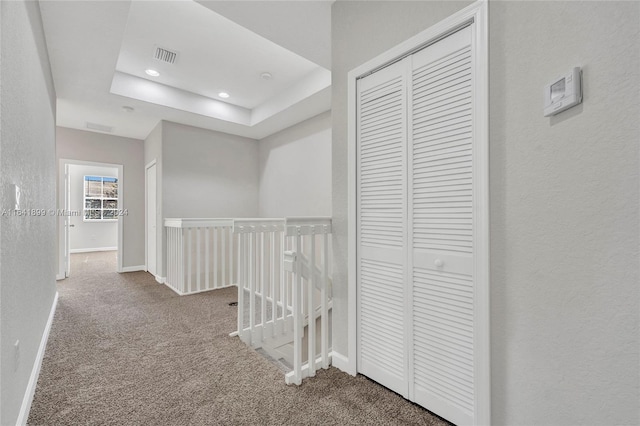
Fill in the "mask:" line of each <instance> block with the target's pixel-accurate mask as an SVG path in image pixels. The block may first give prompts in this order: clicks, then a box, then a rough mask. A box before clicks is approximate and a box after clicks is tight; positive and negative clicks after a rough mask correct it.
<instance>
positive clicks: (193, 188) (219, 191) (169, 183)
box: [145, 121, 259, 277]
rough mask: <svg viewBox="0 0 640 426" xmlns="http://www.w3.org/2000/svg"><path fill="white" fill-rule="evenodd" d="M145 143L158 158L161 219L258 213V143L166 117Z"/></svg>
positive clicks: (160, 263) (148, 152)
mask: <svg viewBox="0 0 640 426" xmlns="http://www.w3.org/2000/svg"><path fill="white" fill-rule="evenodd" d="M158 145H160V146H158ZM145 146H146V149H145V151H146V155H147V159H148V160H149V161H151V160H153V158H159V159H160V163H161V168H160V169H158V173H159V176H158V191H159V192H160V194H159V195H158V203H159V205H161V206H162V207H161V211H160V213H159V214H160V215H161V216H160V217H161V218H162V219H164V218H171V217H178V218H194V217H203V218H208V217H219V218H232V217H256V216H257V215H258V190H259V189H258V188H259V183H258V142H257V141H255V140H253V139H248V138H243V137H240V136H233V135H229V134H227V133H221V132H214V131H211V130H205V129H200V128H197V127H192V126H185V125H182V124H177V123H172V122H168V121H163V122H162V123H161V130H159V129H158V128H156V129H155V130H154V131H153V132H152V134H151V135H150V136H149V137H148V138H147V141H146V143H145ZM158 224H159V225H160V224H163V220H159V221H158ZM162 229H164V226H162ZM163 242H164V234H163V235H162V236H161V238H159V239H158V244H159V246H158V253H160V252H162V253H163V254H162V258H160V259H158V274H159V275H161V276H163V277H164V276H166V265H164V259H165V257H166V248H165V247H164V244H163Z"/></svg>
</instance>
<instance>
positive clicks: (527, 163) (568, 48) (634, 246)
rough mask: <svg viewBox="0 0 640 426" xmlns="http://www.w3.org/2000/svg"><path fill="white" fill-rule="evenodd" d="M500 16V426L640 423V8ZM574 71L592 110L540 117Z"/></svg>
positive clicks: (553, 9)
mask: <svg viewBox="0 0 640 426" xmlns="http://www.w3.org/2000/svg"><path fill="white" fill-rule="evenodd" d="M490 19H491V26H490V48H491V57H490V63H491V77H490V85H491V87H492V88H494V89H493V90H492V91H491V98H490V120H491V121H490V132H491V133H490V140H491V142H490V143H491V145H490V149H491V158H490V160H491V175H490V184H491V259H492V262H491V299H492V303H491V310H492V311H491V314H492V315H491V327H492V353H491V355H492V368H493V375H492V378H493V383H492V388H493V408H494V410H493V411H494V420H495V423H496V424H523V423H531V421H532V420H534V419H535V423H537V424H558V425H566V424H593V425H597V424H638V423H639V422H640V418H639V417H638V415H639V411H640V410H639V406H638V401H640V394H639V393H638V385H639V383H638V380H639V373H640V371H639V368H640V359H639V358H638V349H639V347H640V341H639V339H638V336H639V333H638V313H639V311H640V305H639V304H638V299H639V297H638V296H639V293H638V288H639V287H638V283H639V282H640V279H639V278H640V277H639V274H638V273H639V257H638V247H639V244H638V236H639V229H638V223H639V216H638V205H639V200H638V194H639V187H638V182H639V180H638V171H639V162H638V156H639V151H638V146H639V141H640V120H639V117H640V74H639V72H640V55H639V53H640V51H639V50H640V48H639V46H640V44H639V43H640V34H639V33H638V31H639V29H640V3H638V2H628V3H618V2H575V3H573V2H542V3H535V2H525V3H511V2H499V3H493V4H492V6H491V9H490ZM574 65H582V66H583V67H584V68H583V70H584V94H585V95H584V103H583V104H582V105H581V106H579V107H576V108H574V109H572V110H569V111H566V112H565V113H562V114H560V115H558V116H556V117H554V118H551V119H549V118H544V117H542V105H541V103H542V102H541V97H542V90H541V88H542V87H543V86H544V85H545V84H546V83H548V82H549V81H550V80H551V79H553V78H555V76H557V75H558V74H561V73H563V72H565V71H566V70H569V69H570V68H571V67H572V66H574ZM497 88H500V89H499V90H498V89H497Z"/></svg>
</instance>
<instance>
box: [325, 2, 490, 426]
mask: <svg viewBox="0 0 640 426" xmlns="http://www.w3.org/2000/svg"><path fill="white" fill-rule="evenodd" d="M488 20H489V19H488V1H487V0H479V1H477V2H475V3H473V4H471V5H469V6H468V7H466V8H464V9H462V10H461V11H459V12H457V13H455V14H453V15H451V16H450V17H448V18H446V19H444V20H442V21H440V22H439V23H437V24H435V25H433V26H431V27H430V28H428V29H426V30H425V31H423V32H421V33H419V34H417V35H416V36H414V37H412V38H410V39H408V40H406V41H405V42H403V43H401V44H399V45H397V46H396V47H394V48H392V49H390V50H388V51H386V52H384V53H382V54H381V55H379V56H377V57H375V58H373V59H371V60H370V61H368V62H366V63H364V64H362V65H360V66H358V67H357V68H355V69H353V70H351V71H350V72H349V73H348V77H347V85H348V101H347V114H348V135H347V156H348V175H347V179H348V182H347V184H348V206H347V208H348V217H347V224H348V227H347V229H348V231H347V241H348V282H347V286H348V308H349V311H348V323H347V325H348V327H347V336H348V351H349V352H348V357H346V359H344V358H345V357H344V356H340V357H339V359H341V360H342V359H344V361H342V362H339V363H335V362H334V365H335V366H336V367H338V368H340V369H341V370H343V371H345V372H347V373H349V374H352V375H356V374H357V371H358V368H357V323H358V319H357V275H356V272H357V256H356V251H357V250H356V247H357V234H356V226H357V204H356V203H357V195H358V194H357V180H356V172H357V158H358V157H357V151H356V150H357V143H356V141H357V132H356V129H357V110H356V105H357V83H356V82H357V80H358V78H360V77H362V76H364V75H366V74H368V73H371V72H373V71H375V70H377V69H380V68H382V67H384V66H386V65H388V64H391V63H393V62H395V61H397V60H398V59H400V58H402V57H404V56H407V55H408V54H410V53H413V52H415V51H416V50H418V48H420V47H424V46H426V45H428V44H431V43H434V42H436V41H437V40H439V39H441V38H442V37H443V36H446V35H447V34H449V33H451V32H452V31H453V30H455V29H456V28H460V27H461V26H463V25H465V24H467V23H470V22H473V23H474V25H473V35H472V37H473V45H472V49H473V50H474V57H475V58H476V62H475V68H474V73H475V78H474V82H473V84H474V93H475V94H476V97H475V101H474V102H475V104H474V114H476V116H475V124H476V128H475V129H474V131H475V134H474V143H476V144H477V146H478V150H477V152H476V156H475V157H474V163H475V164H484V165H488V164H489V49H488V46H489V36H488V28H489V22H488ZM474 183H475V185H476V188H477V190H476V191H475V192H474V200H475V202H476V208H477V209H478V212H479V213H478V215H477V216H476V217H477V218H478V220H477V222H476V223H474V230H475V235H474V239H475V240H476V242H477V245H476V247H478V250H477V253H476V254H475V260H476V261H475V262H474V280H475V281H476V289H475V292H476V293H475V303H477V306H479V307H481V309H476V311H477V312H475V314H474V351H476V353H477V356H476V359H475V371H476V373H475V374H476V376H475V385H474V387H475V398H476V400H475V404H474V405H475V413H474V419H475V423H476V424H486V425H489V424H491V371H490V354H491V353H490V340H489V324H490V316H489V306H490V305H489V282H490V281H489V171H488V167H483V169H482V170H481V173H477V172H476V173H474ZM340 355H342V354H340Z"/></svg>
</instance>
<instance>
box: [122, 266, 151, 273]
mask: <svg viewBox="0 0 640 426" xmlns="http://www.w3.org/2000/svg"><path fill="white" fill-rule="evenodd" d="M146 270H147V265H138V266H123V267H122V271H120V272H138V271H146Z"/></svg>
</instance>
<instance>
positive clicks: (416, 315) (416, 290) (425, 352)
mask: <svg viewBox="0 0 640 426" xmlns="http://www.w3.org/2000/svg"><path fill="white" fill-rule="evenodd" d="M472 60H473V58H472V55H471V29H470V27H467V28H465V29H462V30H460V31H458V32H456V33H454V34H452V35H450V36H448V37H447V38H445V39H443V40H441V41H439V42H438V43H435V44H433V45H431V46H429V47H427V48H425V49H423V50H421V51H419V52H418V53H416V54H414V55H413V56H412V76H411V93H410V107H409V110H410V113H409V116H410V118H409V127H410V132H409V133H410V134H409V150H410V152H409V171H410V172H409V189H408V190H409V229H410V231H409V234H410V235H409V240H410V246H411V249H412V250H411V251H412V256H410V259H409V268H410V271H409V274H411V276H412V278H411V280H412V293H411V305H412V306H411V308H412V309H411V311H412V328H413V330H412V348H410V350H411V351H412V355H413V357H412V358H413V359H412V363H411V369H412V371H411V372H410V373H411V376H412V378H413V380H412V383H411V390H410V395H412V396H411V399H413V400H414V401H415V402H417V403H418V404H420V405H423V406H425V407H427V408H429V410H431V411H433V412H435V413H437V414H439V415H440V416H442V417H444V418H446V419H448V420H451V421H452V422H454V423H456V424H472V423H473V416H474V333H473V327H474V279H473V269H474V265H473V249H474V238H473V237H474V229H473V209H474V199H473V93H472V78H473V75H472Z"/></svg>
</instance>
